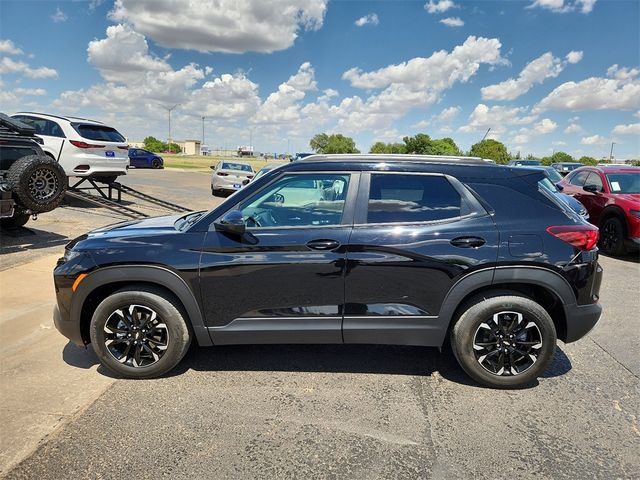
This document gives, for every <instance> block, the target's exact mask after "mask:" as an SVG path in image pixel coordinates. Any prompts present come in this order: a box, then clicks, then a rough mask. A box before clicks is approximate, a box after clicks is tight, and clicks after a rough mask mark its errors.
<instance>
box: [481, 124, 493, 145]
mask: <svg viewBox="0 0 640 480" xmlns="http://www.w3.org/2000/svg"><path fill="white" fill-rule="evenodd" d="M490 131H491V127H489V128H488V129H487V133H485V134H484V137H482V140H480V141H481V142H484V139H485V138H487V135H489V132H490Z"/></svg>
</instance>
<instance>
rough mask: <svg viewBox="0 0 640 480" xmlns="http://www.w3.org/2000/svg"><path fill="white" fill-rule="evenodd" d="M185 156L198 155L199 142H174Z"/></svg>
mask: <svg viewBox="0 0 640 480" xmlns="http://www.w3.org/2000/svg"><path fill="white" fill-rule="evenodd" d="M173 143H177V144H178V146H179V147H180V150H182V153H184V154H185V155H200V140H181V141H180V140H174V142H173Z"/></svg>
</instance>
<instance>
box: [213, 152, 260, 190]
mask: <svg viewBox="0 0 640 480" xmlns="http://www.w3.org/2000/svg"><path fill="white" fill-rule="evenodd" d="M211 169H212V170H213V173H212V175H211V195H222V194H224V193H229V192H234V191H236V190H240V189H241V188H242V187H243V186H244V185H246V183H244V182H245V181H246V180H251V179H252V178H253V175H254V172H253V167H252V166H251V164H250V163H245V162H236V161H228V160H222V161H221V162H219V163H218V164H217V165H211Z"/></svg>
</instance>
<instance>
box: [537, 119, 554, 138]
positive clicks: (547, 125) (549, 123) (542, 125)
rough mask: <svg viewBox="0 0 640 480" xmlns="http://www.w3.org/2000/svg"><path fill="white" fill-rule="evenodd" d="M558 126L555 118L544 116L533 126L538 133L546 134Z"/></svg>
mask: <svg viewBox="0 0 640 480" xmlns="http://www.w3.org/2000/svg"><path fill="white" fill-rule="evenodd" d="M557 127H558V124H557V123H556V122H554V121H553V120H550V119H548V118H543V119H542V120H540V121H539V122H538V123H536V124H535V125H534V126H533V129H534V131H535V132H536V133H538V134H540V135H546V134H547V133H551V132H553V131H554V130H555V129H556V128H557Z"/></svg>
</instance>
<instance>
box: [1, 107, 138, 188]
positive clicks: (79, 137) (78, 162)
mask: <svg viewBox="0 0 640 480" xmlns="http://www.w3.org/2000/svg"><path fill="white" fill-rule="evenodd" d="M12 117H13V118H15V119H17V120H20V121H21V122H23V123H26V124H27V125H30V126H32V127H33V128H35V132H36V135H37V136H38V137H40V138H41V139H42V141H43V143H42V150H43V151H44V153H45V154H47V155H49V156H50V157H51V158H53V159H54V160H56V161H57V162H58V163H60V165H61V166H62V168H64V171H65V173H66V174H67V176H68V177H92V178H94V179H96V180H98V181H101V182H104V183H111V182H114V181H115V180H116V178H118V176H119V175H126V174H127V168H128V167H129V157H128V150H129V145H127V142H126V140H125V138H124V137H123V136H122V135H121V134H120V132H118V131H117V130H116V129H115V128H113V127H110V126H108V125H105V124H104V123H101V122H97V121H95V120H87V119H85V118H78V117H63V116H58V115H49V114H44V113H35V112H19V113H16V114H14V115H12Z"/></svg>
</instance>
